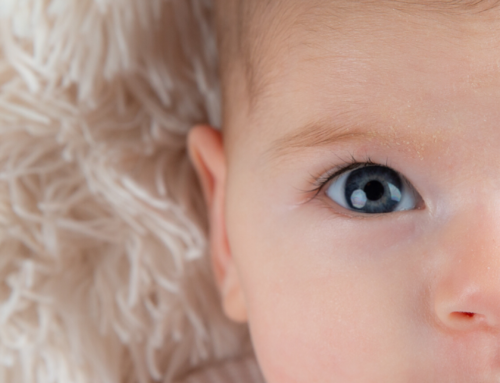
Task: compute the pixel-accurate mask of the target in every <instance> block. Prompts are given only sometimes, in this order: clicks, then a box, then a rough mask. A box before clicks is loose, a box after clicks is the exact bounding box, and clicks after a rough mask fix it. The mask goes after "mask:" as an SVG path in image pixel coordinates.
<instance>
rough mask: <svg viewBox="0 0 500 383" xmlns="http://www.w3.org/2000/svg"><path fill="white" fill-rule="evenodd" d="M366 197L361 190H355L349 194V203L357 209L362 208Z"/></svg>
mask: <svg viewBox="0 0 500 383" xmlns="http://www.w3.org/2000/svg"><path fill="white" fill-rule="evenodd" d="M367 202H368V198H366V193H365V192H364V191H363V190H361V189H358V190H355V191H354V192H353V193H352V195H351V203H352V206H354V207H355V208H357V209H362V208H364V207H365V206H366V203H367Z"/></svg>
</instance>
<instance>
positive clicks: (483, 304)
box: [432, 204, 500, 331]
mask: <svg viewBox="0 0 500 383" xmlns="http://www.w3.org/2000/svg"><path fill="white" fill-rule="evenodd" d="M435 238H437V242H438V246H437V254H435V258H434V259H435V268H434V270H435V275H434V283H435V284H434V283H433V285H434V286H433V289H432V290H433V303H434V310H435V313H436V315H437V318H438V319H439V321H440V322H441V324H443V325H445V326H446V327H447V328H448V329H451V330H457V331H472V330H478V329H488V328H489V329H491V328H496V329H498V330H500V204H498V206H496V207H495V206H486V207H482V208H481V207H477V206H475V207H474V208H471V209H467V210H464V211H462V212H460V213H459V214H456V215H454V216H453V217H451V218H450V219H448V220H447V221H446V223H445V224H443V225H442V226H441V228H440V230H439V232H438V233H436V237H435Z"/></svg>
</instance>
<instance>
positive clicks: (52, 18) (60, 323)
mask: <svg viewBox="0 0 500 383" xmlns="http://www.w3.org/2000/svg"><path fill="white" fill-rule="evenodd" d="M211 7H212V6H211V3H210V1H207V0H170V1H169V0H0V28H1V29H0V39H1V40H0V41H1V52H0V53H1V57H0V79H1V80H0V81H1V92H0V382H6V383H7V382H8V383H11V382H13V383H28V382H29V383H32V382H36V383H48V382H54V383H83V382H85V383H87V382H92V383H101V382H102V383H111V382H113V383H124V382H139V383H145V382H153V381H161V382H170V381H171V380H172V379H173V378H174V377H176V376H178V375H182V374H183V373H185V372H186V371H188V370H189V369H191V368H192V367H194V366H197V365H203V364H206V363H210V362H211V361H214V360H217V359H222V358H224V357H225V356H227V355H235V354H237V353H238V352H239V350H241V349H242V344H246V343H247V333H246V330H245V329H242V328H237V327H234V326H232V325H230V324H229V323H228V322H227V321H226V320H225V319H224V317H223V315H222V313H221V310H220V306H219V303H218V300H217V296H216V293H215V290H214V287H213V281H212V277H211V273H210V268H209V264H208V261H207V257H206V254H205V249H206V243H205V241H206V240H205V232H206V225H205V223H204V222H205V219H204V218H205V217H204V216H203V204H202V198H201V194H200V191H199V187H198V184H197V183H196V179H195V176H194V172H193V170H192V168H191V166H190V164H189V161H188V159H187V155H186V133H187V131H188V129H189V128H190V126H191V125H192V124H193V123H195V122H203V121H208V122H210V123H212V124H214V125H216V126H218V125H219V118H220V102H219V89H218V80H217V70H216V67H217V54H216V44H215V38H214V34H213V29H212V25H211V12H212V8H211Z"/></svg>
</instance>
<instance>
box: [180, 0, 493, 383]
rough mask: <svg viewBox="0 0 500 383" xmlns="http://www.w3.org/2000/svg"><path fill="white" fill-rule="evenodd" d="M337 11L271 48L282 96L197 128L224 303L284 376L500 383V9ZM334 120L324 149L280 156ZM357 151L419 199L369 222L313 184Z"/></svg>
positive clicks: (293, 379)
mask: <svg viewBox="0 0 500 383" xmlns="http://www.w3.org/2000/svg"><path fill="white" fill-rule="evenodd" d="M297 3H300V2H293V4H294V5H293V6H292V5H289V7H296V8H297V13H296V14H297V15H304V9H300V5H298V4H297ZM334 3H335V2H328V1H325V2H323V4H322V7H324V12H323V11H316V12H314V14H309V15H308V16H307V17H305V16H304V18H303V19H301V20H300V22H296V21H297V18H294V22H292V21H290V26H288V25H287V28H288V29H287V31H288V35H287V38H286V40H283V44H284V45H286V47H287V49H283V50H281V51H280V52H279V54H276V55H274V56H272V54H271V53H270V52H268V51H266V52H265V57H266V58H267V61H266V60H264V63H263V64H262V65H267V67H266V69H265V71H267V72H268V73H272V74H273V75H272V76H270V77H269V78H267V81H268V91H267V92H261V93H259V94H258V96H257V97H258V100H257V101H259V97H262V98H265V102H261V103H258V106H256V107H255V108H254V109H249V108H247V107H246V106H243V105H228V106H227V107H228V108H231V110H233V111H234V112H233V113H231V114H230V118H228V119H227V120H226V122H225V126H224V135H222V134H221V133H220V132H219V131H218V130H216V129H214V128H212V127H209V126H206V125H198V126H196V127H194V128H193V129H192V131H191V133H190V136H189V151H190V155H191V158H192V160H193V163H194V165H195V167H196V169H197V172H198V174H199V177H200V180H201V183H202V186H203V189H204V192H205V197H206V201H207V208H208V211H209V217H210V252H211V256H212V260H213V265H214V273H215V276H216V280H217V283H218V286H219V289H220V292H221V300H222V303H223V306H224V310H225V312H226V314H227V315H228V316H229V317H230V318H232V319H233V320H235V321H238V322H248V324H249V326H250V330H251V334H252V340H253V343H254V347H255V351H256V354H257V358H258V361H259V364H260V366H261V368H262V370H263V373H264V375H265V378H266V381H267V382H268V383H337V382H349V383H356V382H360V383H365V382H376V383H391V382H394V383H406V382H415V383H423V382H425V383H429V382H436V383H438V382H439V383H447V382H449V383H458V382H467V383H472V382H473V383H493V382H500V64H499V63H500V9H492V10H488V11H485V12H480V13H474V14H463V15H462V14H454V15H449V14H444V13H439V12H434V13H433V12H429V13H426V12H424V11H415V10H412V9H410V8H409V9H403V10H396V9H393V8H391V7H390V6H387V5H377V2H364V3H363V4H361V3H359V6H357V7H356V8H355V9H354V8H352V9H351V8H345V9H343V10H342V12H344V13H345V14H344V17H338V18H332V17H331V16H330V15H332V14H335V12H337V10H336V9H334V5H333V4H334ZM290 4H292V2H291V3H290ZM380 4H382V2H380ZM288 11H289V13H291V11H290V8H289V10H288ZM269 17H272V15H270V16H269ZM280 22H284V21H280ZM264 25H265V24H264ZM332 25H333V26H332ZM318 26H325V27H324V28H323V27H318ZM328 26H331V27H328ZM276 29H279V28H276ZM272 36H275V38H276V39H279V38H282V37H280V36H279V35H272ZM272 36H271V37H270V38H273V37H272ZM291 42H292V43H291ZM275 44H276V45H279V42H275ZM263 49H264V48H263ZM271 56H272V57H271ZM262 101H264V100H262ZM235 102H236V101H235ZM237 102H238V103H243V102H244V100H238V101H237ZM318 122H321V126H322V127H323V129H324V131H323V132H322V134H323V135H318V137H319V138H318V137H317V138H318V139H317V140H316V141H317V145H313V146H307V147H301V146H300V143H298V144H297V145H296V146H294V147H292V146H290V147H289V148H285V149H282V150H279V151H278V150H277V142H280V140H283V138H284V137H288V136H289V135H290V134H293V133H294V132H296V131H297V129H300V128H301V127H303V126H310V129H315V127H317V125H318V124H317V123H318ZM328 132H330V133H331V134H330V133H328ZM335 132H341V133H342V134H340V135H339V137H337V138H335V137H333V133H335ZM304 136H306V135H304ZM330 136H331V138H332V139H331V140H325V139H324V137H330ZM353 159H354V160H355V161H356V162H360V163H363V162H366V161H368V160H370V161H372V162H374V163H379V164H382V165H387V166H389V167H391V168H392V169H394V170H396V171H397V172H399V173H401V174H403V175H404V176H405V177H406V178H407V179H408V180H409V182H410V183H411V184H412V185H413V187H414V188H415V190H416V191H417V192H418V195H419V197H418V198H419V201H420V202H419V205H418V206H416V207H415V209H412V210H407V211H399V212H393V213H387V214H374V215H368V214H361V213H358V212H353V211H350V210H348V209H346V208H344V207H341V206H339V205H338V204H337V203H335V202H334V201H332V200H331V199H330V198H329V197H328V195H327V194H326V190H327V187H328V184H327V185H325V186H324V187H323V188H321V189H320V190H319V191H318V192H312V191H311V190H312V189H313V185H312V181H313V178H315V177H319V176H320V175H322V174H323V173H324V172H325V171H328V170H329V169H331V168H334V167H341V166H344V165H345V164H346V163H349V162H350V161H352V160H353Z"/></svg>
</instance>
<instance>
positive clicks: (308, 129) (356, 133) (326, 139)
mask: <svg viewBox="0 0 500 383" xmlns="http://www.w3.org/2000/svg"><path fill="white" fill-rule="evenodd" d="M375 135H376V133H375V131H374V130H368V131H367V130H366V129H361V128H360V126H359V123H356V124H353V125H350V124H345V123H344V124H342V125H338V124H335V122H334V120H333V119H323V120H319V121H314V122H311V123H308V124H306V125H304V126H301V127H299V128H297V129H295V130H293V131H291V132H289V133H288V134H286V135H284V136H282V137H280V138H278V139H276V140H274V141H273V142H272V143H271V145H270V146H269V149H268V150H267V153H266V154H268V155H269V157H270V158H271V159H272V160H278V159H281V158H283V157H286V156H289V155H292V154H295V153H297V152H300V151H301V150H303V149H307V148H314V147H325V146H331V145H333V144H336V143H339V142H343V141H365V140H369V139H372V138H373V137H374V136H375Z"/></svg>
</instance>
